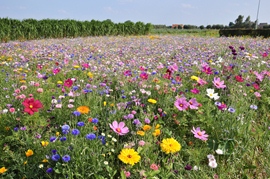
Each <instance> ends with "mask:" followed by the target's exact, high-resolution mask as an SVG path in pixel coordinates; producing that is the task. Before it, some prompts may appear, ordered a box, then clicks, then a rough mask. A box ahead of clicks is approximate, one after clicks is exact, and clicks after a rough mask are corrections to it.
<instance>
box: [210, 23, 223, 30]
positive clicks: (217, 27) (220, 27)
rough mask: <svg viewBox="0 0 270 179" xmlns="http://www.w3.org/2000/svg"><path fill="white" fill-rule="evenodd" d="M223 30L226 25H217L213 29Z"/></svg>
mask: <svg viewBox="0 0 270 179" xmlns="http://www.w3.org/2000/svg"><path fill="white" fill-rule="evenodd" d="M222 28H224V25H220V24H216V25H212V28H211V29H222Z"/></svg>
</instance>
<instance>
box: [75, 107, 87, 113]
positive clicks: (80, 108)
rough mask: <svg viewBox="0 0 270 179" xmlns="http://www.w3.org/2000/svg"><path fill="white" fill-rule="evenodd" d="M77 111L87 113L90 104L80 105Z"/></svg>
mask: <svg viewBox="0 0 270 179" xmlns="http://www.w3.org/2000/svg"><path fill="white" fill-rule="evenodd" d="M77 111H79V112H80V113H81V114H87V113H89V111H90V108H89V107H88V106H80V107H78V108H77Z"/></svg>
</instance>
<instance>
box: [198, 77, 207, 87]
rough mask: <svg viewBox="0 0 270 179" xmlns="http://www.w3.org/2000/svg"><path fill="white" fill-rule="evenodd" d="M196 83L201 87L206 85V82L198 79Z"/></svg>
mask: <svg viewBox="0 0 270 179" xmlns="http://www.w3.org/2000/svg"><path fill="white" fill-rule="evenodd" d="M197 82H198V83H199V85H201V86H203V85H205V84H207V82H206V81H205V80H203V79H201V78H199V79H198V81H197Z"/></svg>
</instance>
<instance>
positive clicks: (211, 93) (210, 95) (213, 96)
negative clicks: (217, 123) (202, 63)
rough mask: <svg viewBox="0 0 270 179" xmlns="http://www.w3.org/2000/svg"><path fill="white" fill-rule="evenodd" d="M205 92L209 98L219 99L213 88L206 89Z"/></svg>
mask: <svg viewBox="0 0 270 179" xmlns="http://www.w3.org/2000/svg"><path fill="white" fill-rule="evenodd" d="M206 92H207V96H209V98H211V99H214V100H217V99H219V96H218V94H217V93H215V91H214V89H209V88H208V89H206Z"/></svg>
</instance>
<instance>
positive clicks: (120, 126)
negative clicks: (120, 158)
mask: <svg viewBox="0 0 270 179" xmlns="http://www.w3.org/2000/svg"><path fill="white" fill-rule="evenodd" d="M110 128H111V129H112V130H113V131H114V132H115V133H117V134H118V135H125V134H127V133H128V132H129V129H128V127H126V126H125V123H124V122H120V123H118V122H117V121H113V122H112V124H110Z"/></svg>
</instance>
